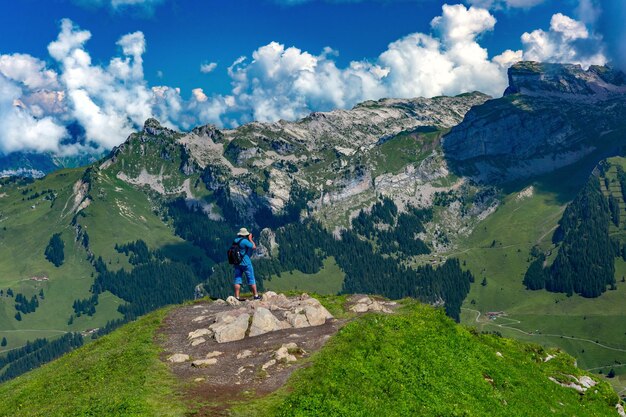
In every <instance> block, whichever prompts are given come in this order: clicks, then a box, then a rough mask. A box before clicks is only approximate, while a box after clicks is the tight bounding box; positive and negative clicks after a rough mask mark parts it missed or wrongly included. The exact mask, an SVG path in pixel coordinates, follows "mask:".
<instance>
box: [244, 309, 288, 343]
mask: <svg viewBox="0 0 626 417" xmlns="http://www.w3.org/2000/svg"><path fill="white" fill-rule="evenodd" d="M283 328H284V326H283V323H281V321H280V320H278V319H277V318H276V317H275V316H274V315H273V314H272V312H271V311H269V310H268V309H267V308H264V307H257V309H256V310H255V312H254V315H253V316H252V325H251V326H250V333H249V335H250V336H258V335H261V334H265V333H268V332H273V331H276V330H281V329H283Z"/></svg>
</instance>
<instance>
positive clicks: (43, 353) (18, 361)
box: [0, 333, 83, 382]
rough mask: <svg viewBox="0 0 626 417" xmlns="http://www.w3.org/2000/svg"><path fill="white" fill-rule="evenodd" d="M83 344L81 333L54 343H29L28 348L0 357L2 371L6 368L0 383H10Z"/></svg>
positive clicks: (66, 335)
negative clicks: (10, 380)
mask: <svg viewBox="0 0 626 417" xmlns="http://www.w3.org/2000/svg"><path fill="white" fill-rule="evenodd" d="M82 344H83V337H82V336H81V335H80V333H66V334H65V335H63V336H61V337H60V338H58V339H55V340H53V341H48V340H47V339H36V340H35V341H33V342H27V343H26V346H24V347H21V348H19V349H14V350H11V351H10V352H8V353H7V354H6V355H5V356H3V357H0V369H2V368H5V367H6V368H5V370H4V372H2V373H1V374H0V382H4V381H8V380H9V379H12V378H15V377H17V376H19V375H22V374H24V373H26V372H28V371H30V370H31V369H35V368H37V367H39V366H41V365H42V364H44V363H46V362H50V361H51V360H53V359H56V358H58V357H59V356H62V355H63V354H65V353H67V352H69V351H71V350H72V349H75V348H77V347H80V346H82Z"/></svg>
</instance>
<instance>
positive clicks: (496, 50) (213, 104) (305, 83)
mask: <svg viewBox="0 0 626 417" xmlns="http://www.w3.org/2000/svg"><path fill="white" fill-rule="evenodd" d="M625 13H626V7H624V6H623V3H622V2H615V1H613V0H562V1H556V0H457V1H452V0H451V1H448V2H441V1H434V0H397V1H394V0H362V1H359V0H324V1H322V0H308V1H307V0H226V1H218V0H205V1H200V0H21V1H19V2H15V1H9V0H0V126H3V127H2V128H0V153H4V154H8V153H11V152H15V151H34V152H53V153H57V154H72V153H77V152H90V151H93V150H94V149H96V150H101V149H108V148H110V147H112V146H115V145H117V144H119V143H121V142H122V141H123V140H124V139H125V138H126V136H127V135H128V134H129V133H130V132H132V131H133V130H135V129H137V128H138V127H139V126H141V124H142V123H143V121H144V120H145V119H146V118H147V117H157V118H158V119H159V120H161V122H162V123H165V124H166V125H168V126H171V127H173V128H177V129H182V130H186V129H190V128H192V127H194V126H195V125H200V124H206V123H214V124H217V125H218V126H221V127H232V126H237V125H239V124H242V123H246V122H249V121H252V120H260V121H268V122H272V121H276V120H279V119H288V120H294V119H297V118H298V117H302V116H304V115H306V114H307V113H308V112H311V111H329V110H332V109H335V108H350V107H352V106H354V105H355V104H356V103H358V102H360V101H363V100H366V99H378V98H382V97H390V96H393V97H416V96H427V97H428V96H434V95H441V94H458V93H462V92H465V91H472V90H480V91H483V92H485V93H488V94H491V95H493V96H499V95H501V93H502V91H503V90H504V88H505V87H506V70H507V68H508V66H510V65H511V64H512V63H513V62H516V61H518V60H522V59H531V60H539V61H549V62H570V63H579V64H581V65H583V66H584V67H586V66H589V65H591V64H605V63H610V64H612V65H622V64H624V61H625V60H624V58H625V55H626V51H624V44H626V40H625V34H626V32H624V29H623V24H622V22H623V21H624V18H626V16H624V14H625ZM202 66H204V71H202V70H201V68H202ZM75 125H80V126H81V127H82V128H83V129H79V130H78V131H80V132H83V131H84V133H83V134H82V135H83V137H81V138H79V139H80V143H78V144H76V143H72V144H69V145H68V144H67V143H68V140H67V139H68V137H69V136H70V133H69V132H70V131H72V132H75V131H76V129H69V130H68V126H75ZM69 142H72V141H69Z"/></svg>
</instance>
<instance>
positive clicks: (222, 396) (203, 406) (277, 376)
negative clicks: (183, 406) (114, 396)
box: [159, 303, 345, 416]
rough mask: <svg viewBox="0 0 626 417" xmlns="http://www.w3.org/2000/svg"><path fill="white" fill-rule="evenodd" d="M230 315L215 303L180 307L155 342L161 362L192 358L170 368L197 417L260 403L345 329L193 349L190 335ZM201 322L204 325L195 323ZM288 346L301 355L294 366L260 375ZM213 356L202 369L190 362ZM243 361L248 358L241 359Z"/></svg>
mask: <svg viewBox="0 0 626 417" xmlns="http://www.w3.org/2000/svg"><path fill="white" fill-rule="evenodd" d="M229 309H232V307H230V306H228V305H226V306H224V305H215V304H213V303H200V304H195V305H191V306H184V307H180V308H177V309H175V310H173V311H172V312H171V313H170V314H169V315H168V317H167V318H166V319H165V320H164V323H163V327H162V328H161V330H160V336H161V337H159V339H162V343H161V344H162V346H163V347H164V348H165V351H164V352H163V354H162V360H163V361H167V358H168V357H170V356H171V355H172V354H176V353H184V354H188V355H189V356H190V359H189V360H188V361H186V362H182V363H172V364H170V367H171V369H172V371H173V373H174V374H175V375H176V376H177V377H178V378H179V379H181V380H182V381H183V383H184V384H183V385H184V386H187V387H188V388H187V389H186V392H185V397H186V398H187V400H188V401H189V402H190V408H192V409H196V410H197V411H196V413H195V414H193V415H195V416H226V415H229V414H228V409H229V408H230V407H231V406H232V405H233V404H236V403H237V402H239V401H241V400H242V399H244V398H246V397H247V396H248V397H249V396H250V395H254V397H258V396H262V395H267V394H269V393H271V392H273V391H275V390H276V389H278V388H279V387H281V386H282V385H283V384H284V383H285V382H286V381H287V379H288V378H289V376H290V375H291V374H292V373H293V372H294V371H295V370H296V369H298V368H301V367H302V366H304V364H305V363H306V361H305V360H304V359H305V358H306V357H308V356H310V355H311V354H312V353H314V352H316V351H317V350H319V349H320V348H321V347H322V346H323V345H324V344H325V343H326V341H327V340H328V339H329V338H330V336H331V335H333V334H335V333H336V332H337V330H338V329H339V328H340V327H341V326H342V325H343V324H344V323H345V320H336V319H331V320H328V321H327V322H326V323H325V324H322V325H320V326H313V327H304V328H290V329H284V330H278V331H272V332H269V333H265V334H262V335H259V336H255V337H246V338H244V339H242V340H237V341H233V342H227V343H217V342H216V341H215V340H214V339H212V338H207V339H208V340H206V342H204V343H201V344H198V345H197V346H192V345H191V343H192V341H191V340H190V339H189V338H188V335H189V333H190V332H193V331H196V330H198V329H200V328H205V327H207V326H208V325H209V324H211V323H212V322H213V320H212V317H214V316H215V314H217V313H219V312H223V311H227V310H229ZM202 316H206V317H207V319H205V320H199V321H196V322H194V321H193V320H194V319H197V318H198V317H202ZM291 342H293V343H296V344H297V346H298V348H299V349H302V351H303V352H298V353H297V354H296V356H297V359H298V360H297V361H296V362H291V363H281V362H278V363H276V364H274V365H272V366H269V367H267V368H266V369H265V370H264V369H263V365H264V364H266V363H268V362H269V361H271V360H272V359H274V356H275V353H276V351H277V350H278V349H279V348H280V347H281V346H282V345H283V344H287V343H291ZM246 351H249V353H248V352H246ZM212 352H219V354H217V353H215V355H217V356H215V358H216V359H217V363H215V364H213V365H208V366H205V367H194V366H192V365H191V362H192V361H194V360H198V359H205V358H206V357H207V354H210V353H212ZM238 355H239V356H240V358H239V359H238V358H237V356H238ZM246 355H249V356H247V357H242V356H246ZM209 356H210V355H209Z"/></svg>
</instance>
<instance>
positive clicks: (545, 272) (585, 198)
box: [524, 176, 619, 298]
mask: <svg viewBox="0 0 626 417" xmlns="http://www.w3.org/2000/svg"><path fill="white" fill-rule="evenodd" d="M618 218H619V217H618ZM612 219H615V217H614V216H613V217H612V212H611V208H610V203H609V200H608V199H607V198H606V197H605V196H604V195H603V194H602V191H601V189H600V180H599V179H598V177H596V176H592V177H591V178H590V179H589V181H588V182H587V183H586V184H585V186H584V187H583V189H582V190H581V191H580V192H579V193H578V195H577V196H576V198H575V199H574V201H572V203H571V204H569V205H568V206H567V208H566V209H565V212H564V213H563V217H562V218H561V220H560V221H559V225H558V228H557V229H556V230H555V232H554V235H553V242H554V243H555V244H559V249H558V254H557V256H556V258H555V260H554V262H553V263H552V265H551V266H550V267H546V268H544V266H543V264H544V262H545V257H544V255H540V256H539V257H538V258H537V259H536V260H535V261H533V262H532V263H531V265H530V267H529V268H528V271H527V272H526V275H525V277H524V284H525V285H526V287H527V288H528V289H530V290H538V289H543V288H545V289H547V290H548V291H552V292H563V293H566V294H568V295H572V294H574V293H575V294H579V295H581V296H583V297H588V298H592V297H598V296H600V295H601V294H602V293H603V292H604V291H606V289H607V286H609V285H614V284H615V256H617V255H618V254H619V244H616V242H614V241H612V240H611V237H610V236H609V226H610V223H611V222H612ZM614 223H615V222H614Z"/></svg>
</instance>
